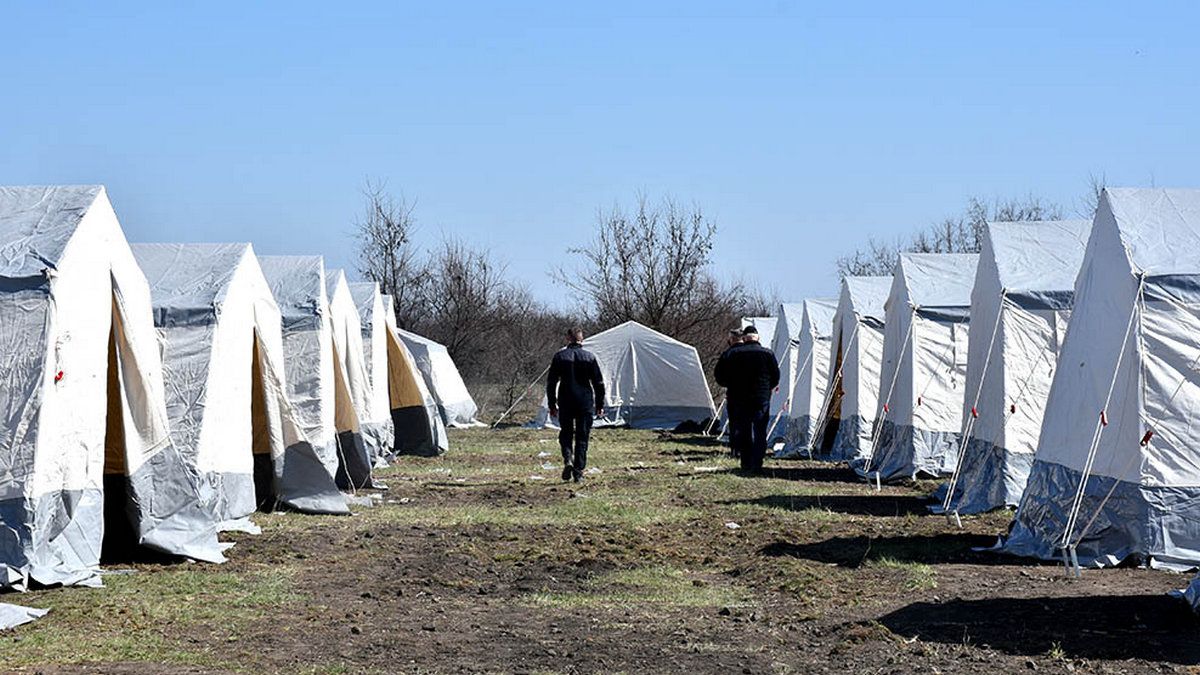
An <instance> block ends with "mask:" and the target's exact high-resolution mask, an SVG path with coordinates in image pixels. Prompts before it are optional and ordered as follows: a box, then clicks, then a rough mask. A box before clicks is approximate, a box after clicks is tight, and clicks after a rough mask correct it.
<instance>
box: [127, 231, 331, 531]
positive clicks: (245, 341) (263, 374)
mask: <svg viewBox="0 0 1200 675" xmlns="http://www.w3.org/2000/svg"><path fill="white" fill-rule="evenodd" d="M132 248H133V254H134V258H135V259H136V260H137V263H138V265H139V266H140V267H141V269H142V272H143V273H144V274H145V275H146V280H147V281H148V282H149V284H150V297H151V301H152V302H153V305H154V323H155V326H156V327H157V328H158V331H159V334H160V335H161V337H162V345H163V346H162V352H163V368H164V375H163V377H164V380H165V382H166V391H167V415H168V418H169V422H170V424H171V438H172V440H173V441H174V443H175V446H176V447H177V448H179V451H180V452H181V453H182V455H183V457H184V458H185V459H186V460H187V462H188V464H189V466H191V467H192V468H193V469H195V470H196V472H197V473H198V474H199V475H200V477H201V497H202V503H203V504H204V505H205V508H207V509H209V510H210V511H211V512H212V513H213V514H214V515H215V516H216V518H217V520H219V521H222V522H225V523H229V522H230V521H238V520H240V519H243V518H245V517H246V516H248V515H250V514H251V513H253V512H254V511H255V509H256V508H266V509H270V508H273V507H274V505H275V503H276V502H280V503H282V504H285V505H287V506H289V507H291V508H293V509H296V510H299V511H307V512H314V513H347V512H348V511H347V509H346V500H345V498H344V497H343V496H342V494H341V493H340V492H338V490H337V486H336V485H335V484H334V482H333V476H332V475H330V474H329V472H328V471H326V470H325V467H324V465H323V464H322V463H321V459H320V457H319V456H318V455H317V452H316V451H315V450H314V448H313V446H312V444H311V443H309V441H308V438H307V436H306V434H305V432H304V430H303V429H302V428H301V425H300V421H299V420H298V419H297V417H296V415H295V413H294V411H293V409H292V406H291V404H290V402H289V401H288V399H287V384H286V377H285V373H284V365H283V360H284V359H283V337H282V332H281V330H282V322H281V317H280V313H279V306H278V305H277V304H275V298H274V296H272V295H271V289H270V287H269V286H268V285H267V280H266V278H265V277H263V273H262V268H260V267H259V264H258V258H257V257H255V255H254V250H253V249H252V248H251V247H250V245H249V244H134V245H133V247H132Z"/></svg>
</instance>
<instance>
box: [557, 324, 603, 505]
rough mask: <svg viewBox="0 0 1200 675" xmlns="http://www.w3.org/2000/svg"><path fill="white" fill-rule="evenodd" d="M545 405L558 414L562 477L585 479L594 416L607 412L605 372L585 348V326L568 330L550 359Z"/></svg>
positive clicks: (577, 481) (580, 480)
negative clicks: (565, 341) (605, 409)
mask: <svg viewBox="0 0 1200 675" xmlns="http://www.w3.org/2000/svg"><path fill="white" fill-rule="evenodd" d="M546 405H547V407H548V408H549V409H550V416H551V417H557V418H558V425H559V428H560V431H559V432H558V444H559V445H560V446H561V447H562V456H563V471H562V479H563V480H571V478H572V477H574V479H575V482H576V483H580V482H583V470H584V469H586V468H587V451H588V439H589V437H590V436H591V434H592V418H593V417H600V416H601V415H603V414H604V375H602V374H601V373H600V364H599V363H597V361H596V356H595V355H594V354H592V353H591V352H589V351H588V350H586V349H584V348H583V329H581V328H571V329H570V330H568V331H567V346H566V347H564V348H563V349H560V350H559V351H558V353H556V354H555V355H554V359H553V360H552V361H550V371H549V374H548V375H547V377H546Z"/></svg>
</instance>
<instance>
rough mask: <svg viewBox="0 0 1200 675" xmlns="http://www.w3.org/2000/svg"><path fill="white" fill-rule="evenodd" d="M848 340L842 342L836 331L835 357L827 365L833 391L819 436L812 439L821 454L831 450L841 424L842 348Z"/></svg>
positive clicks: (844, 356)
mask: <svg viewBox="0 0 1200 675" xmlns="http://www.w3.org/2000/svg"><path fill="white" fill-rule="evenodd" d="M849 342H850V341H847V343H843V342H842V333H841V331H838V346H837V350H836V351H835V352H834V353H835V354H837V358H836V359H835V360H834V362H833V363H831V364H830V366H829V367H830V368H832V369H833V382H832V383H830V387H832V390H833V393H832V394H831V395H830V396H829V404H828V407H827V408H826V409H825V411H824V417H825V422H824V424H823V425H822V427H821V429H822V431H821V437H820V438H815V439H813V441H814V445H815V446H816V447H817V450H818V452H819V453H820V454H822V455H828V454H829V453H830V452H832V451H833V443H834V441H835V440H837V435H838V429H839V428H840V427H841V426H842V398H844V397H845V395H846V387H845V384H846V381H845V377H844V375H843V373H842V367H843V363H845V359H846V355H845V353H843V350H844V349H845V348H846V346H847V344H848V343H849Z"/></svg>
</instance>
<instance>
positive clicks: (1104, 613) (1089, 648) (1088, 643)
mask: <svg viewBox="0 0 1200 675" xmlns="http://www.w3.org/2000/svg"><path fill="white" fill-rule="evenodd" d="M879 623H881V624H883V625H884V626H886V627H887V628H888V630H890V631H891V632H892V633H895V634H896V635H901V636H904V637H909V638H911V637H916V638H918V639H920V640H922V641H925V642H938V643H942V644H954V645H961V644H964V643H967V642H969V643H971V644H976V645H986V646H988V647H991V648H993V649H996V650H998V651H1002V652H1005V653H1008V654H1013V655H1020V656H1033V655H1044V654H1047V653H1049V652H1061V654H1062V656H1063V658H1066V659H1072V658H1083V659H1121V660H1124V659H1131V658H1144V659H1147V660H1152V661H1168V662H1171V663H1175V664H1180V665H1185V664H1186V665H1194V664H1200V643H1197V641H1196V637H1195V636H1196V630H1197V628H1200V620H1198V619H1197V617H1196V616H1195V615H1194V614H1192V612H1191V611H1190V610H1189V609H1188V608H1187V606H1186V604H1185V603H1183V602H1181V601H1179V600H1177V599H1175V598H1171V597H1168V596H1166V595H1134V596H1128V595H1101V596H1090V597H1053V598H1051V597H1041V598H987V599H981V600H951V601H948V602H942V603H934V602H915V603H913V604H911V605H908V606H906V607H903V608H901V609H899V610H896V611H894V612H892V613H890V614H887V615H885V616H883V617H882V618H880V619H879ZM1133 669H1134V670H1136V667H1134V668H1133Z"/></svg>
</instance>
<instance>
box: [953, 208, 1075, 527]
mask: <svg viewBox="0 0 1200 675" xmlns="http://www.w3.org/2000/svg"><path fill="white" fill-rule="evenodd" d="M1090 230H1091V223H1089V222H1088V221H1086V220H1064V221H1051V222H1022V223H989V224H988V226H987V229H986V230H985V231H984V240H983V247H982V251H981V252H980V258H979V268H978V270H977V272H976V274H975V287H974V290H973V291H972V292H971V337H970V345H969V347H968V349H967V380H966V383H967V386H966V396H965V403H964V407H963V434H962V440H961V445H960V448H959V457H958V469H957V471H956V472H955V474H954V476H953V477H952V478H951V479H950V482H949V483H948V484H947V489H946V491H945V495H947V496H948V497H949V498H948V499H946V498H945V497H943V501H942V502H941V504H940V508H939V510H940V509H946V508H948V509H950V510H953V511H954V512H956V513H964V514H966V513H982V512H984V511H989V510H991V509H995V508H1000V507H1002V506H1016V505H1017V503H1018V502H1019V501H1020V499H1021V493H1022V492H1024V491H1025V479H1026V478H1027V477H1028V476H1029V467H1030V465H1032V464H1033V453H1034V451H1036V450H1037V442H1038V436H1039V434H1040V433H1041V429H1042V416H1043V413H1044V412H1045V409H1046V399H1047V397H1048V396H1049V395H1050V383H1051V381H1052V380H1053V377H1054V370H1055V367H1056V365H1057V363H1058V351H1059V347H1060V346H1061V345H1062V338H1063V336H1064V335H1065V334H1066V329H1067V321H1068V320H1069V318H1070V315H1071V305H1072V303H1073V299H1074V295H1075V294H1074V288H1075V277H1076V276H1077V275H1078V274H1079V266H1080V265H1081V264H1082V263H1083V251H1084V248H1085V246H1086V244H1087V236H1088V232H1089V231H1090Z"/></svg>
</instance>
